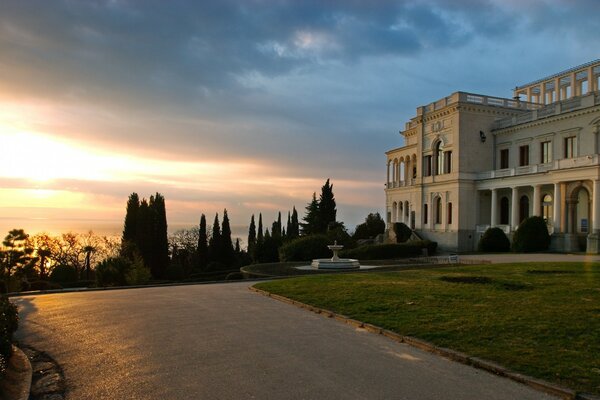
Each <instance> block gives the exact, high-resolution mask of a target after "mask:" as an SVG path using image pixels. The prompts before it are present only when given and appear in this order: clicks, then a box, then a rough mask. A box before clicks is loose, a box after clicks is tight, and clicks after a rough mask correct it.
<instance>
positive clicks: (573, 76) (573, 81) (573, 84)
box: [571, 72, 577, 98]
mask: <svg viewBox="0 0 600 400" xmlns="http://www.w3.org/2000/svg"><path fill="white" fill-rule="evenodd" d="M575 96H577V74H576V73H575V72H572V73H571V98H573V97H575Z"/></svg>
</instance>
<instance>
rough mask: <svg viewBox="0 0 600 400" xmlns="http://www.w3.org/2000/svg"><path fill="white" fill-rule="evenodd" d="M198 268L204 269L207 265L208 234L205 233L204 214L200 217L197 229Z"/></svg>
mask: <svg viewBox="0 0 600 400" xmlns="http://www.w3.org/2000/svg"><path fill="white" fill-rule="evenodd" d="M196 251H197V253H198V269H199V270H200V271H205V270H206V266H207V265H208V236H207V234H206V217H205V216H204V214H202V216H201V217H200V229H199V231H198V247H197V248H196Z"/></svg>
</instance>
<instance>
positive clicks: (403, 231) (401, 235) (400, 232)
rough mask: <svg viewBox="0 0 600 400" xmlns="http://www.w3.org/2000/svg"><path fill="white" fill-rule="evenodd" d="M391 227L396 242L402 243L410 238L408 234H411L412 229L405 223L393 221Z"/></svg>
mask: <svg viewBox="0 0 600 400" xmlns="http://www.w3.org/2000/svg"><path fill="white" fill-rule="evenodd" d="M392 227H393V229H394V233H395V234H396V243H404V242H406V241H407V240H408V239H410V235H412V229H410V228H409V227H408V226H407V225H406V224H403V223H402V222H395V223H394V224H393V225H392Z"/></svg>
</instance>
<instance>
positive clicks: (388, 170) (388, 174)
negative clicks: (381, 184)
mask: <svg viewBox="0 0 600 400" xmlns="http://www.w3.org/2000/svg"><path fill="white" fill-rule="evenodd" d="M385 186H386V187H388V188H389V187H390V162H389V161H388V163H387V181H386V185H385Z"/></svg>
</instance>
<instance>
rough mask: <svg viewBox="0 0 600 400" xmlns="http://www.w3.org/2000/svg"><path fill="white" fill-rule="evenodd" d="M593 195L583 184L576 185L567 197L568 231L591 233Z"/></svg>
mask: <svg viewBox="0 0 600 400" xmlns="http://www.w3.org/2000/svg"><path fill="white" fill-rule="evenodd" d="M590 202H591V196H590V194H589V192H588V190H587V188H586V187H585V186H583V185H581V186H578V187H576V188H575V189H574V190H573V191H572V192H571V195H570V196H569V197H568V198H567V232H568V233H582V234H586V233H589V229H590V216H591V204H590Z"/></svg>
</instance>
